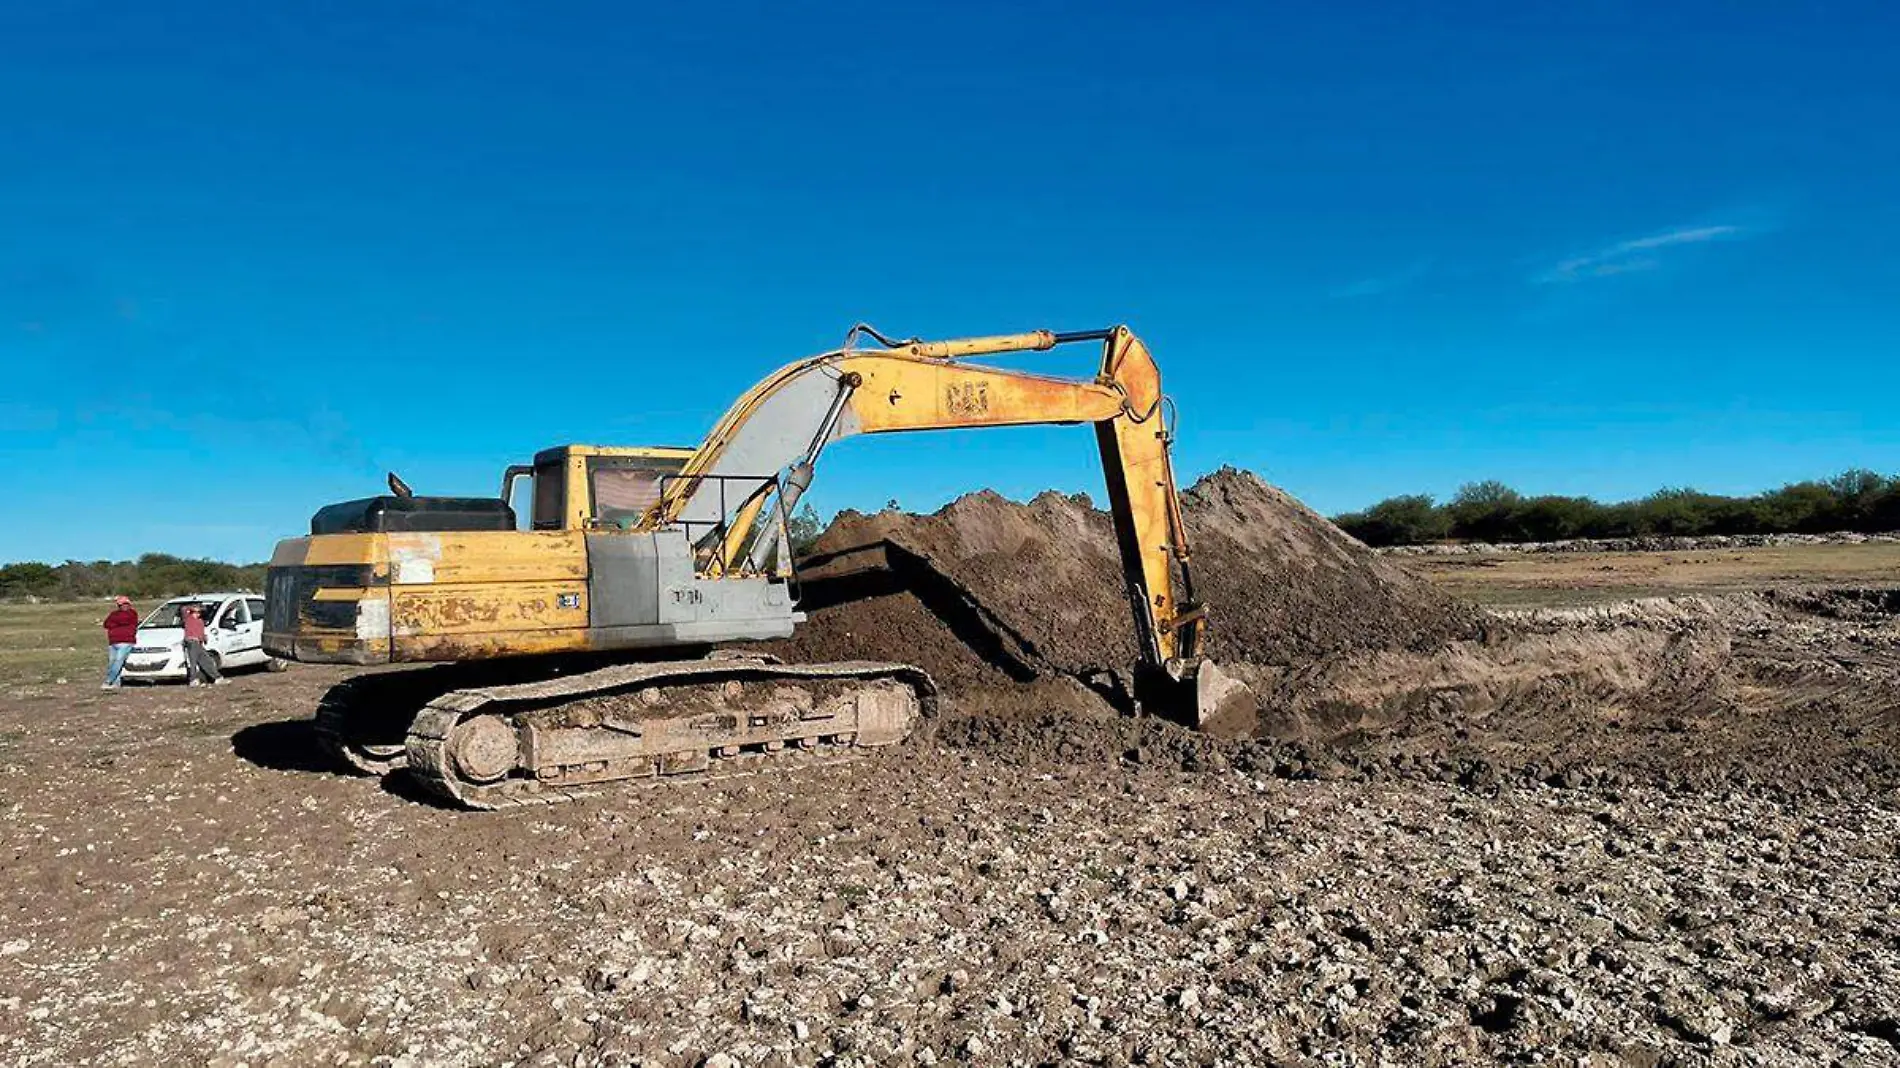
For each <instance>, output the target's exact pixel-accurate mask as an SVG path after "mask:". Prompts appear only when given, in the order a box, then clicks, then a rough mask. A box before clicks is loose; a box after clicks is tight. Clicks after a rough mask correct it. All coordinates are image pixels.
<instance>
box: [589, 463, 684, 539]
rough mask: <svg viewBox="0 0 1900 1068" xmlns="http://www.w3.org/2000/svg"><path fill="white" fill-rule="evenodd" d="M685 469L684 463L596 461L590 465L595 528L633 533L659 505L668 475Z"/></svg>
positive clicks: (590, 487)
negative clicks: (648, 511) (633, 529)
mask: <svg viewBox="0 0 1900 1068" xmlns="http://www.w3.org/2000/svg"><path fill="white" fill-rule="evenodd" d="M682 466H684V461H681V460H657V459H650V458H645V457H641V458H623V457H609V456H603V457H596V458H594V459H592V460H589V461H588V464H587V480H588V489H589V491H590V493H591V495H592V496H593V513H592V514H593V520H594V525H596V526H601V527H607V528H610V529H619V530H630V529H632V528H634V527H635V526H638V525H639V523H640V519H641V517H643V516H645V515H646V513H647V510H648V509H649V508H652V507H653V506H654V505H655V504H658V503H659V501H660V492H661V490H662V489H663V488H664V485H665V480H666V477H667V476H668V475H671V474H673V473H674V472H676V471H678V470H679V469H680V468H681V467H682Z"/></svg>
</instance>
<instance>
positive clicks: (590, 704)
mask: <svg viewBox="0 0 1900 1068" xmlns="http://www.w3.org/2000/svg"><path fill="white" fill-rule="evenodd" d="M935 693H936V687H935V685H934V684H933V683H932V682H931V680H930V677H929V676H928V675H926V674H924V673H923V672H922V671H921V670H919V669H917V668H914V667H911V666H909V665H905V664H892V663H880V662H872V661H845V662H838V663H827V664H777V663H772V662H770V661H768V660H755V659H743V658H713V659H706V660H690V661H663V662H656V663H642V664H622V665H618V666H615V667H609V668H603V669H600V670H597V671H592V672H588V673H585V674H581V675H571V676H567V677H563V678H557V679H549V680H546V681H541V682H531V683H521V684H516V685H507V686H491V687H479V688H471V689H462V690H456V691H454V692H452V693H447V694H443V695H441V696H439V697H436V698H435V699H433V700H431V701H429V702H428V704H427V705H426V706H425V707H424V708H423V710H422V712H421V713H420V714H419V715H417V716H416V717H415V720H414V722H413V723H412V724H411V725H410V728H409V734H408V738H407V740H406V743H405V749H406V761H407V766H408V769H409V772H410V774H411V775H412V776H413V777H414V779H415V781H416V782H417V783H418V784H419V785H420V786H422V787H423V788H424V789H426V790H428V791H429V792H430V793H431V794H433V795H435V796H437V797H440V798H442V799H443V800H446V801H450V802H452V803H454V804H457V805H461V806H464V807H467V808H478V809H498V808H509V807H513V806H519V805H538V804H549V803H553V802H560V801H566V800H572V799H574V798H578V797H586V796H589V795H592V794H596V793H599V792H601V791H602V790H605V789H612V788H614V787H615V784H617V783H621V782H623V781H626V780H642V779H648V780H651V779H661V778H666V777H694V778H721V777H726V776H730V775H740V774H749V773H751V772H755V771H762V770H777V769H780V768H783V767H792V766H810V765H814V764H828V763H836V762H839V761H840V760H843V759H848V758H849V757H850V755H851V753H852V752H853V750H855V749H859V748H867V747H875V746H882V745H890V744H893V743H895V742H898V741H901V740H902V739H903V738H904V737H905V736H906V735H908V734H909V733H910V731H911V729H912V728H913V727H914V726H915V725H916V723H917V721H918V720H919V719H920V718H921V717H923V716H925V715H928V714H929V713H930V712H931V711H932V707H933V704H934V700H935Z"/></svg>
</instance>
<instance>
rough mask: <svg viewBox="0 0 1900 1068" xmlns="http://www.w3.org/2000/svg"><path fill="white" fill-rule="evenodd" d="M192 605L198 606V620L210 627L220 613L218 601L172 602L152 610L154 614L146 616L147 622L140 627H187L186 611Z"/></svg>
mask: <svg viewBox="0 0 1900 1068" xmlns="http://www.w3.org/2000/svg"><path fill="white" fill-rule="evenodd" d="M192 605H197V606H198V618H199V619H202V620H204V621H205V625H206V626H210V625H211V621H212V619H214V618H215V617H216V616H217V612H218V602H216V601H171V602H168V603H166V604H161V605H159V606H158V607H157V608H154V609H152V614H151V615H149V616H146V617H145V622H144V623H141V624H139V625H140V626H142V627H182V626H184V625H185V614H184V613H185V609H186V608H189V607H191V606H192Z"/></svg>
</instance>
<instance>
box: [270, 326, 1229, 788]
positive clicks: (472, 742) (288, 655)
mask: <svg viewBox="0 0 1900 1068" xmlns="http://www.w3.org/2000/svg"><path fill="white" fill-rule="evenodd" d="M1091 342H1092V343H1099V344H1100V345H1101V349H1102V356H1101V365H1100V370H1099V372H1098V373H1097V374H1096V375H1095V377H1094V378H1092V379H1080V378H1075V379H1070V378H1061V377H1052V376H1048V375H1042V374H1032V373H1028V372H1024V371H1018V370H1009V369H1004V368H998V367H993V366H989V365H987V364H984V363H980V362H975V361H976V360H977V358H979V357H989V356H998V355H1002V354H1007V353H1022V352H1040V351H1045V350H1049V349H1053V348H1055V347H1057V346H1061V345H1069V344H1077V343H1091ZM1171 415H1172V408H1171V405H1170V404H1169V403H1168V401H1167V400H1166V398H1165V397H1164V396H1163V394H1162V392H1161V377H1160V372H1159V370H1158V369H1157V367H1156V365H1155V361H1154V358H1153V357H1152V356H1151V355H1150V353H1149V350H1148V348H1147V346H1146V345H1145V344H1143V343H1142V341H1141V340H1140V339H1139V338H1137V337H1136V336H1135V335H1134V334H1133V333H1132V332H1131V331H1130V330H1129V329H1128V328H1127V327H1124V326H1117V327H1113V328H1110V329H1106V330H1087V331H1078V332H1069V333H1057V332H1053V331H1048V330H1037V331H1031V332H1028V333H1021V334H1010V335H999V336H988V337H973V338H964V339H957V340H946V341H924V340H920V339H917V338H910V339H896V338H892V337H887V336H885V335H884V334H881V333H879V332H878V331H876V330H875V329H873V328H871V327H869V326H866V325H862V324H860V325H859V326H856V327H853V328H852V330H851V331H850V332H849V333H848V334H847V335H846V338H845V341H844V344H843V345H842V346H841V347H840V348H838V349H835V350H832V351H829V352H825V353H823V354H821V355H817V356H813V357H810V358H808V359H804V360H800V361H798V362H795V363H791V364H788V365H786V366H785V367H783V368H781V369H779V370H778V371H776V372H774V373H773V374H771V375H770V376H768V377H766V378H765V379H764V380H763V381H761V382H759V383H758V384H757V385H756V386H754V387H753V388H752V389H751V390H750V391H748V392H747V393H745V394H744V395H743V396H741V397H740V398H739V399H738V400H737V401H736V402H735V403H734V404H733V405H732V406H731V408H730V409H729V410H728V411H727V412H726V414H725V416H724V417H723V418H722V419H720V420H719V422H718V423H717V424H716V425H715V426H714V427H713V428H712V431H711V433H709V434H708V435H707V436H706V439H705V440H704V441H703V442H701V443H700V444H699V445H698V447H696V448H669V447H654V448H622V447H601V446H584V445H567V446H561V447H556V448H551V449H547V450H544V451H542V452H540V453H538V454H537V455H536V456H535V457H534V462H533V463H532V464H524V465H518V466H513V467H509V468H508V469H507V470H506V472H505V473H504V475H503V477H502V484H501V493H500V495H499V496H498V497H428V496H417V495H415V494H414V493H413V491H411V490H409V488H408V486H407V485H405V484H403V483H402V482H401V481H400V480H399V479H398V478H396V476H395V475H393V474H392V475H391V476H390V488H391V490H392V493H391V494H390V495H385V496H378V497H369V498H364V499H361V500H354V501H346V502H343V503H340V504H333V505H329V506H327V507H324V508H322V509H320V510H319V511H318V512H317V513H316V514H315V515H314V516H313V517H312V519H311V524H310V534H309V536H307V537H296V538H288V539H285V540H284V541H281V542H279V543H278V545H277V547H276V550H275V551H274V553H273V554H272V556H271V562H270V568H269V572H268V577H267V580H266V581H267V583H268V587H267V593H268V598H267V601H268V607H267V610H266V619H265V633H264V646H265V648H266V649H267V650H268V651H269V652H270V653H271V654H272V655H273V656H277V657H281V658H284V659H287V660H293V661H299V662H303V663H332V664H356V665H381V664H396V663H438V664H449V665H453V667H454V668H455V669H457V670H445V669H444V668H424V669H415V670H408V671H390V672H367V673H364V674H361V675H358V676H356V677H355V678H352V679H350V680H348V681H347V682H345V683H343V684H341V685H339V686H338V687H336V688H334V689H333V690H332V691H331V692H330V694H329V695H327V696H326V697H325V698H324V700H323V701H322V702H321V703H320V705H319V708H318V710H317V716H316V724H315V726H316V732H317V735H318V737H319V739H321V740H322V742H323V744H324V745H325V746H326V748H327V749H328V750H329V751H330V752H331V753H332V754H333V755H334V756H336V757H337V758H338V759H340V760H342V761H343V762H345V763H347V764H349V765H350V766H352V767H355V768H357V769H359V770H362V771H365V772H370V773H383V772H388V771H392V770H395V769H398V768H405V767H406V768H407V771H408V773H409V774H410V775H411V776H412V777H413V778H414V779H415V781H416V782H417V783H419V784H420V785H421V786H422V787H423V788H424V789H425V790H427V791H429V792H430V793H432V794H434V795H436V796H438V797H440V798H442V799H444V800H447V801H449V802H452V803H454V804H457V805H461V806H466V807H470V808H481V809H493V808H503V807H508V806H514V805H525V804H538V803H546V802H550V801H559V800H565V799H569V798H573V797H578V796H585V795H587V794H589V793H593V792H596V791H598V790H599V789H601V788H602V785H603V784H610V783H615V782H617V781H620V780H629V779H650V778H657V777H663V776H672V775H679V776H694V775H698V776H707V775H718V774H720V773H721V772H725V771H736V770H739V769H741V768H745V769H748V770H749V769H752V768H755V767H757V766H760V765H774V764H778V763H781V762H786V761H798V760H805V761H813V762H824V761H826V760H828V759H839V758H842V757H847V756H849V755H850V751H851V750H855V749H859V748H871V747H878V746H887V745H891V744H893V743H896V742H898V741H901V740H902V739H904V738H905V737H907V736H908V735H909V734H910V732H911V731H912V730H913V728H915V727H916V726H917V724H918V723H919V722H920V721H921V720H922V719H923V718H924V717H926V716H928V715H929V714H930V713H931V711H932V709H933V708H934V702H935V697H936V687H935V684H934V683H933V682H932V680H931V679H930V678H929V676H928V675H926V674H925V673H924V672H923V671H921V670H919V669H918V668H916V667H913V666H909V665H905V664H897V663H885V662H872V661H847V662H834V663H820V664H793V663H782V662H779V661H777V660H776V659H774V658H772V657H769V656H765V655H763V654H749V653H747V652H746V651H745V648H744V645H743V643H745V642H750V641H758V640H767V639H775V638H784V637H789V636H790V635H791V634H792V632H793V629H794V628H795V627H796V626H797V625H798V624H799V623H801V622H802V621H803V620H804V618H805V616H804V614H803V613H802V612H800V611H799V610H798V581H797V565H796V562H795V561H794V559H793V553H792V550H791V546H790V544H789V538H788V534H787V523H788V518H789V517H790V516H791V515H792V512H793V509H794V508H795V507H796V506H797V505H798V503H799V501H800V499H801V497H802V495H803V494H804V493H805V491H806V490H807V489H808V488H809V487H810V486H811V484H812V480H813V478H814V476H815V473H816V469H817V464H818V461H819V458H820V455H821V454H822V453H823V451H824V450H825V448H826V447H827V446H829V445H831V444H832V443H834V442H837V441H839V440H842V439H844V438H848V437H852V436H854V435H858V434H883V433H893V432H897V431H910V430H930V429H959V428H961V429H973V428H980V427H1001V426H1023V425H1031V424H1072V425H1073V424H1084V423H1086V424H1089V425H1090V426H1092V427H1093V428H1094V431H1095V439H1096V445H1097V447H1098V449H1099V450H1100V453H1101V458H1102V466H1103V471H1104V474H1105V476H1106V481H1107V489H1108V502H1109V508H1110V512H1111V514H1112V516H1113V519H1114V528H1115V533H1116V539H1117V544H1118V548H1119V551H1120V556H1121V560H1122V571H1123V577H1124V580H1125V585H1126V589H1127V596H1128V605H1129V610H1130V618H1131V621H1132V623H1133V626H1134V628H1135V631H1136V634H1137V637H1138V648H1139V651H1140V661H1139V663H1137V664H1135V665H1132V670H1131V672H1130V673H1129V674H1130V678H1131V679H1132V680H1133V685H1132V688H1133V690H1134V694H1135V696H1136V698H1137V699H1138V701H1139V703H1140V706H1141V707H1142V708H1143V709H1144V710H1150V711H1153V712H1155V713H1158V714H1161V715H1166V716H1168V717H1170V718H1174V719H1177V720H1183V721H1186V722H1187V723H1189V724H1190V725H1194V724H1201V723H1205V722H1207V721H1209V720H1210V719H1214V718H1218V717H1223V716H1229V715H1233V714H1236V713H1238V714H1250V710H1251V708H1252V704H1251V702H1252V694H1251V693H1250V692H1249V691H1248V690H1247V689H1246V687H1245V686H1244V685H1243V684H1241V683H1239V682H1238V681H1237V680H1234V679H1233V678H1231V677H1230V676H1228V675H1226V674H1225V673H1224V672H1222V671H1221V670H1220V669H1218V668H1217V667H1216V666H1215V665H1214V664H1213V663H1212V662H1211V661H1210V660H1208V659H1207V657H1206V656H1205V655H1204V654H1203V652H1202V649H1203V647H1204V641H1205V632H1206V628H1207V625H1208V620H1207V613H1206V611H1205V610H1204V609H1203V607H1202V606H1200V605H1199V604H1197V603H1196V602H1195V600H1194V596H1193V580H1192V573H1191V570H1190V566H1189V565H1190V561H1189V551H1188V543H1187V538H1186V535H1185V533H1184V531H1183V529H1182V522H1181V509H1180V502H1179V500H1178V498H1177V495H1176V490H1175V479H1174V472H1173V470H1172V465H1171V460H1170V454H1169V453H1170V446H1171V442H1172V429H1171V426H1170V419H1171ZM524 479H526V480H529V483H530V484H531V493H530V494H528V495H527V498H526V499H527V501H529V502H531V503H530V504H529V506H528V510H529V511H530V515H528V516H527V517H525V521H523V517H520V516H518V515H517V513H516V510H515V508H514V507H513V506H512V503H511V502H513V501H515V500H516V499H517V491H518V490H520V489H523V488H524V484H523V483H522V480H524ZM532 667H540V668H542V670H527V669H526V668H532ZM484 669H486V670H484Z"/></svg>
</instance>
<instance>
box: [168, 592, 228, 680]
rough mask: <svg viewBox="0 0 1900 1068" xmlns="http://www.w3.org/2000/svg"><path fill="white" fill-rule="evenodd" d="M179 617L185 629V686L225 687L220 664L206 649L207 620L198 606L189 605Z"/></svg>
mask: <svg viewBox="0 0 1900 1068" xmlns="http://www.w3.org/2000/svg"><path fill="white" fill-rule="evenodd" d="M214 607H215V606H214ZM179 615H180V616H181V617H182V618H181V619H180V622H181V623H182V624H183V625H184V628H185V685H187V686H214V685H215V686H222V685H224V676H223V675H220V674H218V662H217V661H216V660H213V659H212V658H211V654H210V653H209V652H208V651H206V649H205V620H204V616H203V615H200V614H199V612H198V606H197V605H195V604H188V605H186V606H185V608H184V611H183V612H181V613H179Z"/></svg>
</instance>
